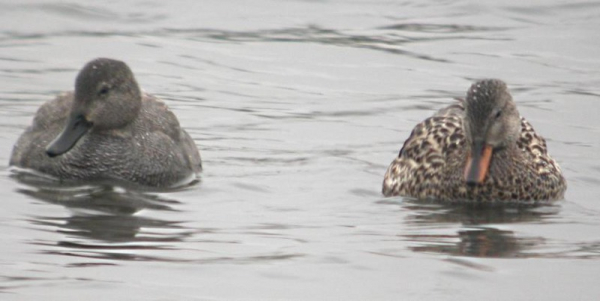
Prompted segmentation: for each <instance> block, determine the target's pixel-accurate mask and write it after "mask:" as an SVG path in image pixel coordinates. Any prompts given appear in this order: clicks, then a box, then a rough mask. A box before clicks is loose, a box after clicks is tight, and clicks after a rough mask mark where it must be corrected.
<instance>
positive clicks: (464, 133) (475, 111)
mask: <svg viewBox="0 0 600 301" xmlns="http://www.w3.org/2000/svg"><path fill="white" fill-rule="evenodd" d="M494 118H496V120H495V119H494ZM511 133H514V134H511ZM472 136H476V138H473V137H472ZM474 139H481V140H483V139H488V140H490V141H491V142H490V143H491V144H494V146H495V147H494V150H493V153H492V156H491V161H490V162H491V163H490V164H489V170H488V172H487V175H486V177H485V179H484V180H483V181H482V182H481V183H479V184H476V185H467V183H466V181H465V173H464V172H465V166H466V164H467V160H468V156H469V154H470V153H469V152H470V149H471V145H472V141H474ZM565 190H566V181H565V179H564V178H563V176H562V174H561V171H560V168H559V166H558V164H557V163H556V161H554V159H552V158H551V157H550V155H549V154H548V152H547V148H546V141H545V140H544V138H542V137H541V136H539V135H538V134H537V133H536V132H535V131H534V129H533V127H532V126H531V124H529V122H528V121H527V120H525V118H522V117H520V116H519V114H518V111H517V110H516V106H515V105H514V102H513V101H512V97H511V96H510V94H509V92H508V89H507V88H506V85H505V84H504V83H503V82H502V81H500V80H483V81H479V82H476V83H474V84H473V85H472V86H471V88H470V89H469V91H468V93H467V98H466V99H465V100H460V101H459V102H457V103H454V104H452V105H450V106H449V107H447V108H444V109H442V110H440V111H439V112H437V113H436V114H435V115H434V116H432V117H430V118H427V119H426V120H424V121H423V122H421V123H419V124H417V126H416V127H415V128H414V129H413V131H412V133H411V134H410V137H409V138H408V139H407V140H406V141H405V142H404V146H403V147H402V149H401V150H400V153H399V155H398V157H397V158H396V159H395V160H394V161H393V162H392V163H391V165H390V166H389V168H388V170H387V172H386V174H385V177H384V181H383V194H384V195H385V196H395V195H401V196H411V197H415V198H419V199H436V200H441V201H448V202H511V203H512V202H517V203H531V202H533V203H538V202H544V201H551V200H557V199H561V198H563V196H564V192H565Z"/></svg>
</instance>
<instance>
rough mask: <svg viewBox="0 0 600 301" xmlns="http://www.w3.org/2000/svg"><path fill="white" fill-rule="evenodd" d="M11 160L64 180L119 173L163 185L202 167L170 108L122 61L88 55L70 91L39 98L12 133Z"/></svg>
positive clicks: (192, 174) (118, 175)
mask: <svg viewBox="0 0 600 301" xmlns="http://www.w3.org/2000/svg"><path fill="white" fill-rule="evenodd" d="M10 165H14V166H18V167H21V168H28V169H33V170H36V171H39V172H42V173H45V174H48V175H51V176H54V177H57V178H59V179H65V180H123V181H128V182H132V183H136V184H140V185H144V186H152V187H170V186H173V185H177V184H179V183H181V182H182V181H185V180H186V179H190V178H191V177H195V176H196V175H197V174H198V173H199V172H200V171H201V169H202V167H201V160H200V154H199V152H198V149H197V147H196V145H195V143H194V141H193V140H192V138H191V137H190V136H189V135H188V133H187V132H186V131H185V130H183V129H182V128H181V127H180V125H179V121H178V120H177V118H176V117H175V115H174V114H173V113H172V112H171V111H170V110H169V109H168V108H167V106H166V105H165V104H164V103H163V102H162V101H160V100H158V99H157V98H155V97H153V96H151V95H149V94H145V93H142V92H141V91H140V90H139V87H138V86H137V83H136V82H135V79H134V78H133V74H131V71H130V70H129V68H128V67H127V66H126V65H125V64H124V63H122V62H119V61H115V60H110V59H97V60H94V61H92V62H90V63H88V65H86V67H84V69H83V70H82V71H81V72H80V74H79V76H78V78H77V81H76V87H75V91H74V92H65V93H62V94H60V95H59V96H58V97H56V98H55V99H53V100H50V101H48V102H46V103H45V104H43V105H42V106H41V107H40V108H39V110H38V111H37V113H36V115H35V117H34V120H33V124H32V125H31V126H30V127H28V128H27V129H26V130H25V132H24V133H23V134H22V135H21V137H20V138H19V139H18V141H17V143H16V144H15V146H14V148H13V152H12V155H11V158H10Z"/></svg>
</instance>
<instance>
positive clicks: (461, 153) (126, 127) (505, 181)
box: [10, 58, 566, 202]
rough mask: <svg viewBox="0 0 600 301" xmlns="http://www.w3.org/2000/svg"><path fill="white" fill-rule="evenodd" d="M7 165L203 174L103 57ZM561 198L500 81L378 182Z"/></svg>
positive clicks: (153, 177) (441, 122)
mask: <svg viewBox="0 0 600 301" xmlns="http://www.w3.org/2000/svg"><path fill="white" fill-rule="evenodd" d="M10 165H14V166H18V167H22V168H29V169H34V170H37V171H40V172H42V173H45V174H48V175H51V176H54V177H57V178H59V179H70V180H104V179H113V180H114V179H116V180H123V181H127V182H133V183H137V184H141V185H144V186H152V187H170V186H173V185H177V184H178V183H181V182H182V181H185V180H186V179H190V178H191V177H192V178H193V177H196V176H197V174H198V173H199V172H200V171H201V169H202V164H201V160H200V154H199V151H198V149H197V147H196V145H195V143H194V141H193V140H192V138H191V137H190V136H189V135H188V133H187V132H186V131H185V130H183V129H182V128H181V127H180V126H179V122H178V120H177V118H176V117H175V115H174V114H173V113H172V112H171V111H170V110H169V109H168V108H167V106H166V105H165V104H164V103H162V102H161V101H160V100H158V99H157V98H155V97H153V96H151V95H149V94H145V93H142V92H141V91H140V88H139V86H138V84H137V82H136V80H135V78H134V76H133V73H132V72H131V70H130V69H129V67H128V66H127V65H126V64H125V63H123V62H121V61H117V60H112V59H106V58H99V59H95V60H93V61H91V62H89V63H88V64H86V65H85V66H84V67H83V69H82V70H81V71H80V72H79V74H78V75H77V79H76V81H75V91H74V92H66V93H63V94H61V95H59V96H58V97H56V98H55V99H53V100H51V101H48V102H47V103H45V104H44V105H42V106H41V107H40V109H39V110H38V112H37V113H36V115H35V117H34V120H33V124H32V125H31V126H30V127H29V128H27V129H26V130H25V132H24V133H23V134H22V135H21V137H20V138H19V140H18V141H17V143H16V145H15V146H14V149H13V152H12V155H11V158H10ZM565 190H566V182H565V179H564V178H563V176H562V174H561V171H560V168H559V167H558V164H557V163H556V162H555V161H554V160H553V159H552V158H551V157H550V156H549V155H548V153H547V150H546V143H545V141H544V139H543V138H542V137H540V136H538V135H537V134H536V132H535V131H534V130H533V128H532V127H531V125H530V124H529V123H528V122H527V121H526V120H525V119H524V118H522V117H520V116H519V113H518V111H517V108H516V106H515V103H514V102H513V101H512V97H511V95H510V94H509V92H508V88H507V87H506V84H505V83H504V82H502V81H500V80H482V81H478V82H476V83H474V84H473V85H472V86H471V88H470V89H469V91H468V92H467V97H466V99H464V100H460V101H459V102H458V103H455V104H452V105H450V106H449V107H447V108H444V109H442V110H440V111H439V112H437V113H436V114H435V115H434V116H432V117H430V118H428V119H426V120H425V121H423V122H421V123H419V124H417V126H416V127H415V128H414V130H413V131H412V133H411V134H410V137H409V138H408V139H407V140H406V141H405V142H404V146H403V147H402V149H401V150H400V154H399V155H398V157H397V158H396V159H395V160H394V161H393V162H392V164H391V165H390V167H389V168H388V170H387V172H386V174H385V177H384V182H383V194H384V195H385V196H396V195H401V196H410V197H416V198H420V199H427V198H432V199H438V200H442V201H448V202H463V201H464V202H470V201H474V202H513V201H534V202H537V201H550V200H556V199H561V198H562V197H563V195H564V192H565Z"/></svg>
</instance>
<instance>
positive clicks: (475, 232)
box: [403, 201, 558, 258]
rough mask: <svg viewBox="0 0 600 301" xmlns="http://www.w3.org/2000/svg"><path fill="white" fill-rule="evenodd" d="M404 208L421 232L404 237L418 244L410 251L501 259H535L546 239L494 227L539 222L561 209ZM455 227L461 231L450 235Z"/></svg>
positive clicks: (411, 204)
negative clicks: (523, 235)
mask: <svg viewBox="0 0 600 301" xmlns="http://www.w3.org/2000/svg"><path fill="white" fill-rule="evenodd" d="M404 208H407V209H409V210H411V211H412V213H413V214H412V215H410V216H409V217H408V218H407V219H406V222H407V223H408V224H409V225H410V226H411V227H410V229H412V230H415V231H414V232H419V233H418V234H406V235H403V236H404V237H405V238H407V239H408V240H410V241H413V242H415V243H416V245H415V246H413V247H410V249H411V250H413V251H416V252H434V253H442V254H449V255H457V256H469V257H499V258H509V257H534V256H535V252H531V250H532V249H534V248H535V247H537V246H539V245H541V244H543V243H544V238H541V237H520V236H519V235H517V234H516V233H515V232H514V231H511V230H505V229H501V227H498V226H494V225H498V224H511V223H531V222H540V221H542V220H544V219H546V218H548V217H550V216H552V215H555V214H556V213H557V212H558V207H539V208H502V207H471V206H455V205H453V206H449V205H442V204H418V203H416V202H411V201H408V202H406V203H405V206H404ZM456 223H458V224H460V228H459V229H458V230H455V231H453V232H454V233H449V232H448V229H449V228H452V227H451V225H452V224H456ZM411 232H413V231H411ZM414 232H413V233H414Z"/></svg>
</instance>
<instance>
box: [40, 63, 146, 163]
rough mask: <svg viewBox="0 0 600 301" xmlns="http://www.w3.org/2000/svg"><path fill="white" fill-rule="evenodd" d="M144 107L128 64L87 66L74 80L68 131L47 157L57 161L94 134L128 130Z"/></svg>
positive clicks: (59, 137)
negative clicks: (84, 137)
mask: <svg viewBox="0 0 600 301" xmlns="http://www.w3.org/2000/svg"><path fill="white" fill-rule="evenodd" d="M141 105H142V98H141V91H140V88H139V86H138V84H137V82H136V80H135V78H134V76H133V73H132V72H131V70H130V69H129V67H128V66H127V65H126V64H125V63H123V62H121V61H117V60H112V59H107V58H98V59H95V60H93V61H91V62H89V63H87V64H86V65H85V66H84V67H83V69H81V71H80V72H79V74H78V75H77V79H76V80H75V94H74V99H73V104H72V107H71V112H70V114H69V117H68V119H67V123H66V125H65V128H64V129H63V131H62V132H61V133H60V134H59V135H58V137H57V138H56V139H54V141H52V142H51V143H50V144H49V145H48V146H47V147H46V153H47V154H48V156H50V157H55V156H59V155H62V154H64V153H66V152H68V151H69V150H70V149H71V148H73V146H75V144H76V143H77V141H79V139H81V138H82V137H83V136H84V135H85V134H86V133H88V132H89V131H91V130H98V131H102V130H110V129H118V128H122V127H124V126H126V125H127V124H129V123H130V122H132V121H133V120H134V119H135V118H136V116H137V114H138V112H139V111H140V108H141Z"/></svg>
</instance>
